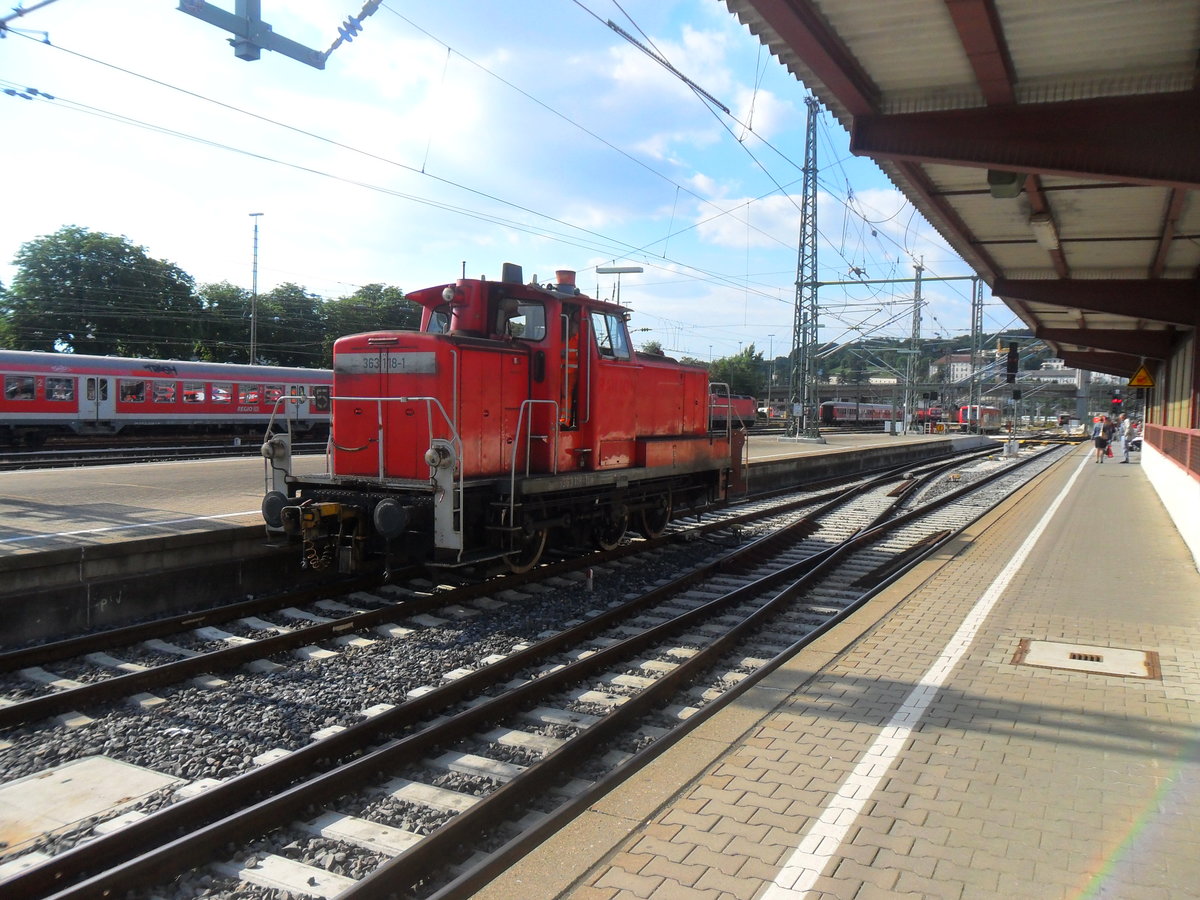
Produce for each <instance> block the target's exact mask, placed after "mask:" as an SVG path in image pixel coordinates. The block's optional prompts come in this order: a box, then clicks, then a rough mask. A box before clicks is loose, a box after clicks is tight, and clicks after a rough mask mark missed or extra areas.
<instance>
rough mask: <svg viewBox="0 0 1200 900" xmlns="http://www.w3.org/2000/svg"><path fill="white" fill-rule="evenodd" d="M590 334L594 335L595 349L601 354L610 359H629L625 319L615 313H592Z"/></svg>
mask: <svg viewBox="0 0 1200 900" xmlns="http://www.w3.org/2000/svg"><path fill="white" fill-rule="evenodd" d="M592 334H594V335H595V336H596V349H597V350H598V351H599V353H600V355H601V356H604V357H608V358H610V359H629V356H630V354H629V335H628V334H627V333H626V332H625V319H624V317H623V316H621V315H619V314H617V313H602V312H593V313H592Z"/></svg>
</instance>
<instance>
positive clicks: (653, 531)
mask: <svg viewBox="0 0 1200 900" xmlns="http://www.w3.org/2000/svg"><path fill="white" fill-rule="evenodd" d="M670 521H671V495H670V494H663V495H662V496H661V497H659V498H658V501H657V503H656V505H655V506H652V507H650V508H649V509H643V510H642V513H641V516H640V521H639V523H638V531H639V532H641V534H642V537H646V538H656V537H659V536H660V535H661V534H662V533H663V532H664V531H666V530H667V523H668V522H670Z"/></svg>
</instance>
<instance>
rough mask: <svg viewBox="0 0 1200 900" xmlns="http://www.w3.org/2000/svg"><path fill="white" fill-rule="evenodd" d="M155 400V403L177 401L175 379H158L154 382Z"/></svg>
mask: <svg viewBox="0 0 1200 900" xmlns="http://www.w3.org/2000/svg"><path fill="white" fill-rule="evenodd" d="M153 393H154V402H155V403H174V402H175V382H173V381H156V382H154V392H153Z"/></svg>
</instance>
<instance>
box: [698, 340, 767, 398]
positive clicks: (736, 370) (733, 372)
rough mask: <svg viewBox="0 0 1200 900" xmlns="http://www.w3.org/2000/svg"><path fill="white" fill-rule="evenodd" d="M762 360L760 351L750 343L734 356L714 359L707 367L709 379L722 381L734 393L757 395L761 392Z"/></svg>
mask: <svg viewBox="0 0 1200 900" xmlns="http://www.w3.org/2000/svg"><path fill="white" fill-rule="evenodd" d="M764 365H765V364H764V362H763V358H762V354H761V353H755V352H754V345H753V344H751V345H750V346H749V347H746V348H745V349H744V350H742V351H741V352H740V353H737V354H735V355H734V356H725V357H722V358H721V359H718V360H715V361H714V362H713V364H712V366H711V367H710V369H709V376H708V377H709V380H710V381H713V382H724V383H725V384H728V385H729V390H730V392H731V393H734V394H750V395H752V396H758V395H759V394H761V393H762V384H763V382H762V379H763V370H764Z"/></svg>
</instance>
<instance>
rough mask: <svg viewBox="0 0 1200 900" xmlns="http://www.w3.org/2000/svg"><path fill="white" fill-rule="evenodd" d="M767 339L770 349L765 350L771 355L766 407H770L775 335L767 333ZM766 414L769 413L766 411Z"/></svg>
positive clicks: (773, 382)
mask: <svg viewBox="0 0 1200 900" xmlns="http://www.w3.org/2000/svg"><path fill="white" fill-rule="evenodd" d="M767 340H768V341H770V349H769V350H768V351H767V353H768V355H769V356H770V357H771V369H770V372H769V374H768V376H767V409H768V410H769V409H771V392H772V391H774V390H775V335H773V334H768V335H767ZM767 415H770V413H769V412H768V413H767Z"/></svg>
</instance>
